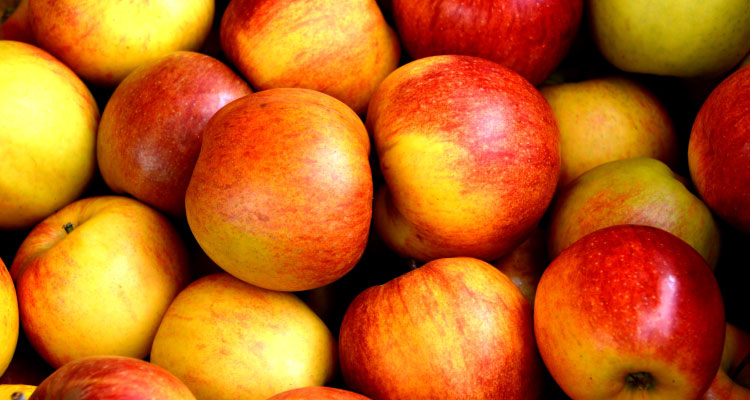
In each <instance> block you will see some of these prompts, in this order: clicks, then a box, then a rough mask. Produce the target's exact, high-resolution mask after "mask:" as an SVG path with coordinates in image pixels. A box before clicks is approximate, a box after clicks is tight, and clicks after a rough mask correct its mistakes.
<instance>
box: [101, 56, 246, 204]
mask: <svg viewBox="0 0 750 400" xmlns="http://www.w3.org/2000/svg"><path fill="white" fill-rule="evenodd" d="M250 93H251V89H250V87H249V86H248V85H247V84H246V83H245V82H244V81H243V80H242V79H241V78H240V77H238V76H237V75H236V74H235V73H234V72H233V71H232V70H231V69H229V67H227V66H226V65H224V64H222V63H221V62H220V61H218V60H216V59H214V58H211V57H209V56H206V55H203V54H199V53H194V52H186V51H180V52H175V53H172V54H170V55H168V56H166V57H163V58H161V59H159V60H157V61H155V62H151V63H148V64H146V65H144V66H141V67H140V68H138V69H136V70H135V71H134V72H133V73H131V74H130V75H128V76H127V78H125V80H123V81H122V83H120V85H119V86H118V87H117V89H116V90H115V91H114V93H112V96H111V97H110V98H109V101H108V102H107V106H106V107H105V108H104V112H103V113H102V119H101V121H100V123H99V131H98V136H97V149H96V150H97V153H96V154H97V159H98V162H99V170H100V172H101V174H102V178H104V181H105V182H106V183H107V185H108V186H109V187H110V188H111V189H112V190H114V191H115V192H117V193H123V192H125V193H129V194H131V195H133V196H134V197H135V198H137V199H138V200H141V201H143V202H145V203H147V204H149V205H151V206H154V207H156V208H157V209H159V210H162V211H164V212H166V213H169V214H171V215H173V216H177V217H184V216H185V191H186V190H187V185H188V182H190V175H191V174H192V172H193V167H194V166H195V161H196V159H197V158H198V152H199V151H200V147H201V136H202V131H203V128H204V127H205V126H206V123H207V122H208V119H209V118H211V116H213V115H214V113H215V112H216V111H217V110H219V109H220V108H221V107H223V106H224V105H225V104H227V103H229V102H230V101H232V100H234V99H236V98H238V97H242V96H245V95H247V94H250Z"/></svg>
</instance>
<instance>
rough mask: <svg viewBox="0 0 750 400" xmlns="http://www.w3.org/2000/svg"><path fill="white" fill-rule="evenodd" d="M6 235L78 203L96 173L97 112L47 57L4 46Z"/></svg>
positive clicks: (85, 92) (0, 147)
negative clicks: (9, 230)
mask: <svg viewBox="0 0 750 400" xmlns="http://www.w3.org/2000/svg"><path fill="white" fill-rule="evenodd" d="M0 121H2V122H0V204H2V206H0V229H25V228H30V227H31V226H33V225H34V224H35V223H37V222H39V221H40V220H42V219H43V218H45V217H47V216H48V215H50V214H52V213H53V212H55V211H57V210H58V209H60V208H61V207H63V206H65V205H67V204H68V203H70V202H72V201H73V200H75V199H77V198H78V197H79V196H80V195H81V194H82V193H83V191H84V190H85V189H86V187H87V186H88V184H89V182H90V181H91V179H92V177H93V176H94V172H95V170H96V154H95V150H96V130H97V124H98V122H99V109H98V107H97V105H96V102H95V101H94V97H93V96H92V95H91V92H90V91H89V89H88V88H87V87H86V85H84V83H83V82H82V81H81V80H80V79H79V78H78V76H76V74H74V73H73V71H71V70H70V68H68V67H67V66H65V65H64V64H63V63H61V62H60V61H58V60H57V59H55V58H54V57H52V56H50V55H49V54H48V53H47V52H45V51H43V50H41V49H39V48H37V47H35V46H32V45H29V44H25V43H21V42H15V41H6V40H3V41H0Z"/></svg>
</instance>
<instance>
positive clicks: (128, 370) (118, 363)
mask: <svg viewBox="0 0 750 400" xmlns="http://www.w3.org/2000/svg"><path fill="white" fill-rule="evenodd" d="M57 399H67V400H97V399H160V400H195V396H193V394H192V393H190V390H189V389H188V388H187V386H185V384H184V383H182V382H181V381H180V380H179V379H177V378H176V377H175V376H174V375H172V374H170V373H169V372H168V371H166V370H164V369H163V368H161V367H159V366H157V365H154V364H151V363H148V362H146V361H143V360H139V359H135V358H130V357H118V356H98V357H86V358H83V359H80V360H76V361H71V362H69V363H67V364H65V365H63V366H61V367H60V368H58V369H57V370H56V371H55V372H53V373H52V375H50V376H48V377H47V379H45V380H44V381H42V383H40V384H39V386H38V387H37V388H36V390H35V391H34V393H33V394H32V395H31V397H30V398H29V400H57Z"/></svg>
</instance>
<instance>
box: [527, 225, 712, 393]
mask: <svg viewBox="0 0 750 400" xmlns="http://www.w3.org/2000/svg"><path fill="white" fill-rule="evenodd" d="M724 326H725V322H724V306H723V303H722V298H721V293H720V291H719V285H718V283H717V282H716V279H715V278H714V276H713V273H712V271H711V269H710V268H709V267H708V264H706V261H705V260H704V259H703V257H701V255H700V254H698V252H696V251H695V250H694V249H693V248H692V247H691V246H690V245H688V244H687V243H685V242H684V241H682V240H681V239H679V238H678V237H676V236H674V235H672V234H671V233H669V232H667V231H664V230H661V229H659V228H654V227H650V226H643V225H616V226H612V227H608V228H604V229H600V230H597V231H595V232H593V233H591V234H589V235H586V236H584V237H583V238H581V239H579V240H578V241H576V242H575V243H574V244H573V245H572V246H570V247H569V248H568V249H567V250H565V251H563V252H562V253H561V254H560V255H559V256H558V257H557V258H555V259H554V260H553V261H552V263H551V264H550V265H549V266H548V267H547V269H546V270H545V272H544V274H543V275H542V279H541V280H540V282H539V286H538V287H537V292H536V300H535V303H534V328H535V333H536V342H537V345H538V346H539V352H540V353H541V355H542V358H543V359H544V363H545V365H546V366H547V369H548V370H549V372H550V374H551V375H552V377H553V378H554V379H555V381H556V382H557V384H558V385H559V386H560V387H561V388H562V389H563V390H564V391H565V393H567V395H568V396H570V397H572V398H574V399H577V400H578V399H580V400H586V399H625V398H639V399H670V400H672V399H697V398H700V396H701V395H702V394H703V393H704V392H705V391H706V390H707V389H708V387H709V386H710V385H711V380H712V379H713V378H714V376H716V371H717V370H718V368H719V362H720V361H721V353H722V346H723V344H724Z"/></svg>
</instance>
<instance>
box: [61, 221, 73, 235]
mask: <svg viewBox="0 0 750 400" xmlns="http://www.w3.org/2000/svg"><path fill="white" fill-rule="evenodd" d="M63 229H65V233H70V232H73V229H75V227H74V226H73V223H72V222H68V223H67V224H65V225H63Z"/></svg>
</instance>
